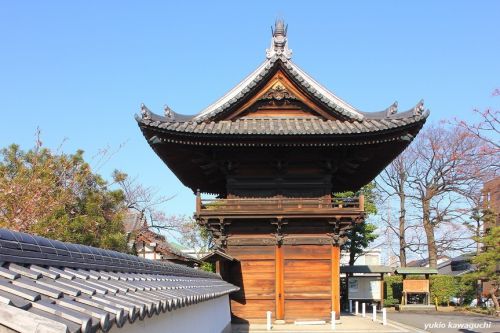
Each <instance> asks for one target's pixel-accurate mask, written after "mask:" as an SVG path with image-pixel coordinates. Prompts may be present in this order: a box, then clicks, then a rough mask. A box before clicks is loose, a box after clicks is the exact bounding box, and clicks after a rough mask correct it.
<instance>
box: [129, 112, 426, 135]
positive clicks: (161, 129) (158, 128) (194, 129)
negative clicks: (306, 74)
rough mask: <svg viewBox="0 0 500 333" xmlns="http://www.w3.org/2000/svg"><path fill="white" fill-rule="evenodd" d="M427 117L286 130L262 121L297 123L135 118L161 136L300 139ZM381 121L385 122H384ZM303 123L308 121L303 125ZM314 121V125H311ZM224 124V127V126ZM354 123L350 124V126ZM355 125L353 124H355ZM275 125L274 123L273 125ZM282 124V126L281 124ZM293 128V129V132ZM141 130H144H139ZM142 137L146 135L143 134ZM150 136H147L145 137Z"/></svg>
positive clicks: (387, 127) (401, 125)
mask: <svg viewBox="0 0 500 333" xmlns="http://www.w3.org/2000/svg"><path fill="white" fill-rule="evenodd" d="M428 116H429V112H428V111H425V112H424V113H422V114H421V115H413V116H411V117H407V118H400V119H395V118H384V119H375V120H376V121H374V120H373V119H372V120H365V121H364V122H357V123H351V122H349V125H351V126H345V125H344V123H347V122H338V121H337V122H335V121H324V120H318V119H314V120H304V119H302V120H298V121H297V122H298V123H299V124H300V122H304V124H302V125H303V126H304V128H301V129H296V128H293V129H290V128H288V129H287V130H286V131H285V130H283V131H282V130H281V128H276V127H274V128H273V129H270V128H267V127H262V126H263V125H262V124H263V123H265V122H267V121H275V122H279V121H282V122H285V121H288V124H289V123H293V124H294V125H295V126H297V125H296V123H297V122H294V121H293V120H294V119H286V118H283V119H276V118H274V119H260V120H252V119H248V120H245V121H236V122H234V121H223V122H211V123H208V124H199V123H195V122H176V121H169V122H164V121H161V120H155V119H154V118H150V119H143V118H139V117H137V118H136V119H137V121H138V125H139V127H141V129H144V130H151V131H154V132H157V133H162V134H163V135H165V134H166V135H169V134H170V135H174V136H190V137H206V138H265V137H268V138H287V139H289V138H293V137H297V138H303V137H311V138H312V137H316V138H349V137H358V136H361V137H365V138H366V137H373V136H378V135H385V134H387V133H394V132H398V131H405V130H408V129H411V128H414V127H418V126H422V125H423V124H424V123H425V121H426V120H427V118H428ZM384 120H385V121H384ZM245 122H246V123H247V124H246V125H248V124H250V125H252V124H253V125H255V124H256V123H259V124H260V125H261V129H260V131H257V130H255V128H253V127H249V130H247V132H245V131H244V130H245V129H244V127H245ZM305 122H310V125H309V123H308V124H305ZM312 123H314V124H312ZM221 124H222V125H225V126H226V128H224V126H222V125H221ZM352 124H354V125H352ZM306 125H307V126H311V127H309V130H308V131H306V128H305V126H306ZM356 125H357V126H356ZM275 126H276V125H275ZM282 126H286V124H283V125H282ZM314 126H317V127H318V129H314ZM333 126H336V127H335V128H333V129H332V130H331V131H329V130H328V129H329V127H333ZM294 130H295V132H294ZM143 132H144V131H143ZM144 134H145V136H146V137H147V138H148V136H147V135H146V133H144ZM149 137H151V136H149Z"/></svg>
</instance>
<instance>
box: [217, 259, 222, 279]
mask: <svg viewBox="0 0 500 333" xmlns="http://www.w3.org/2000/svg"><path fill="white" fill-rule="evenodd" d="M215 273H217V274H219V275H222V274H221V262H220V260H216V261H215Z"/></svg>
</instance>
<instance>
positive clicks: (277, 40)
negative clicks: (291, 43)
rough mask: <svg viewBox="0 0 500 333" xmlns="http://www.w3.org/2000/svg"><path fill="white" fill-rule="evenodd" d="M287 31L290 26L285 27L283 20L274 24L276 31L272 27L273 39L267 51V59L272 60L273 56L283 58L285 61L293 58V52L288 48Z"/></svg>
mask: <svg viewBox="0 0 500 333" xmlns="http://www.w3.org/2000/svg"><path fill="white" fill-rule="evenodd" d="M287 31H288V25H285V22H284V21H283V20H276V22H275V23H274V29H273V27H271V33H272V36H273V37H272V39H271V47H270V48H269V49H266V57H267V59H271V58H272V57H273V56H275V55H276V56H279V57H281V56H283V57H284V59H285V61H286V60H288V59H291V58H292V50H290V49H289V48H288V44H287V41H288V39H287V37H286V35H287Z"/></svg>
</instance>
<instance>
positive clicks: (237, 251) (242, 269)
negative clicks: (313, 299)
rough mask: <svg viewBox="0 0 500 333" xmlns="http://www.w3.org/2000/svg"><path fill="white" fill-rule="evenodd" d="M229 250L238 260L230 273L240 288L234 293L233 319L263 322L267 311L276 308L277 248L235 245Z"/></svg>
mask: <svg viewBox="0 0 500 333" xmlns="http://www.w3.org/2000/svg"><path fill="white" fill-rule="evenodd" d="M228 253H229V254H230V255H231V256H234V257H236V258H238V260H239V262H237V263H232V264H231V268H230V269H229V272H228V274H227V278H228V281H229V282H231V283H233V284H235V285H237V286H239V287H240V288H241V289H240V291H238V292H237V293H233V294H231V312H232V318H233V321H235V322H237V321H241V320H242V321H247V320H252V321H255V322H258V321H263V322H264V321H265V320H266V311H272V312H274V311H275V294H276V292H275V247H274V246H233V247H230V248H228Z"/></svg>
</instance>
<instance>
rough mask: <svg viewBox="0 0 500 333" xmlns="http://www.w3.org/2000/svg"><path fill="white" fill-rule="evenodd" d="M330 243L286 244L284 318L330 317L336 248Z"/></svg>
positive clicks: (284, 254) (283, 252) (317, 318)
mask: <svg viewBox="0 0 500 333" xmlns="http://www.w3.org/2000/svg"><path fill="white" fill-rule="evenodd" d="M331 248H332V247H331V246H328V245H284V246H283V247H282V255H283V291H284V319H285V320H287V321H293V320H328V319H329V318H330V312H331V311H332V278H331V277H332V263H331V259H332V252H331V251H332V250H331Z"/></svg>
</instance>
